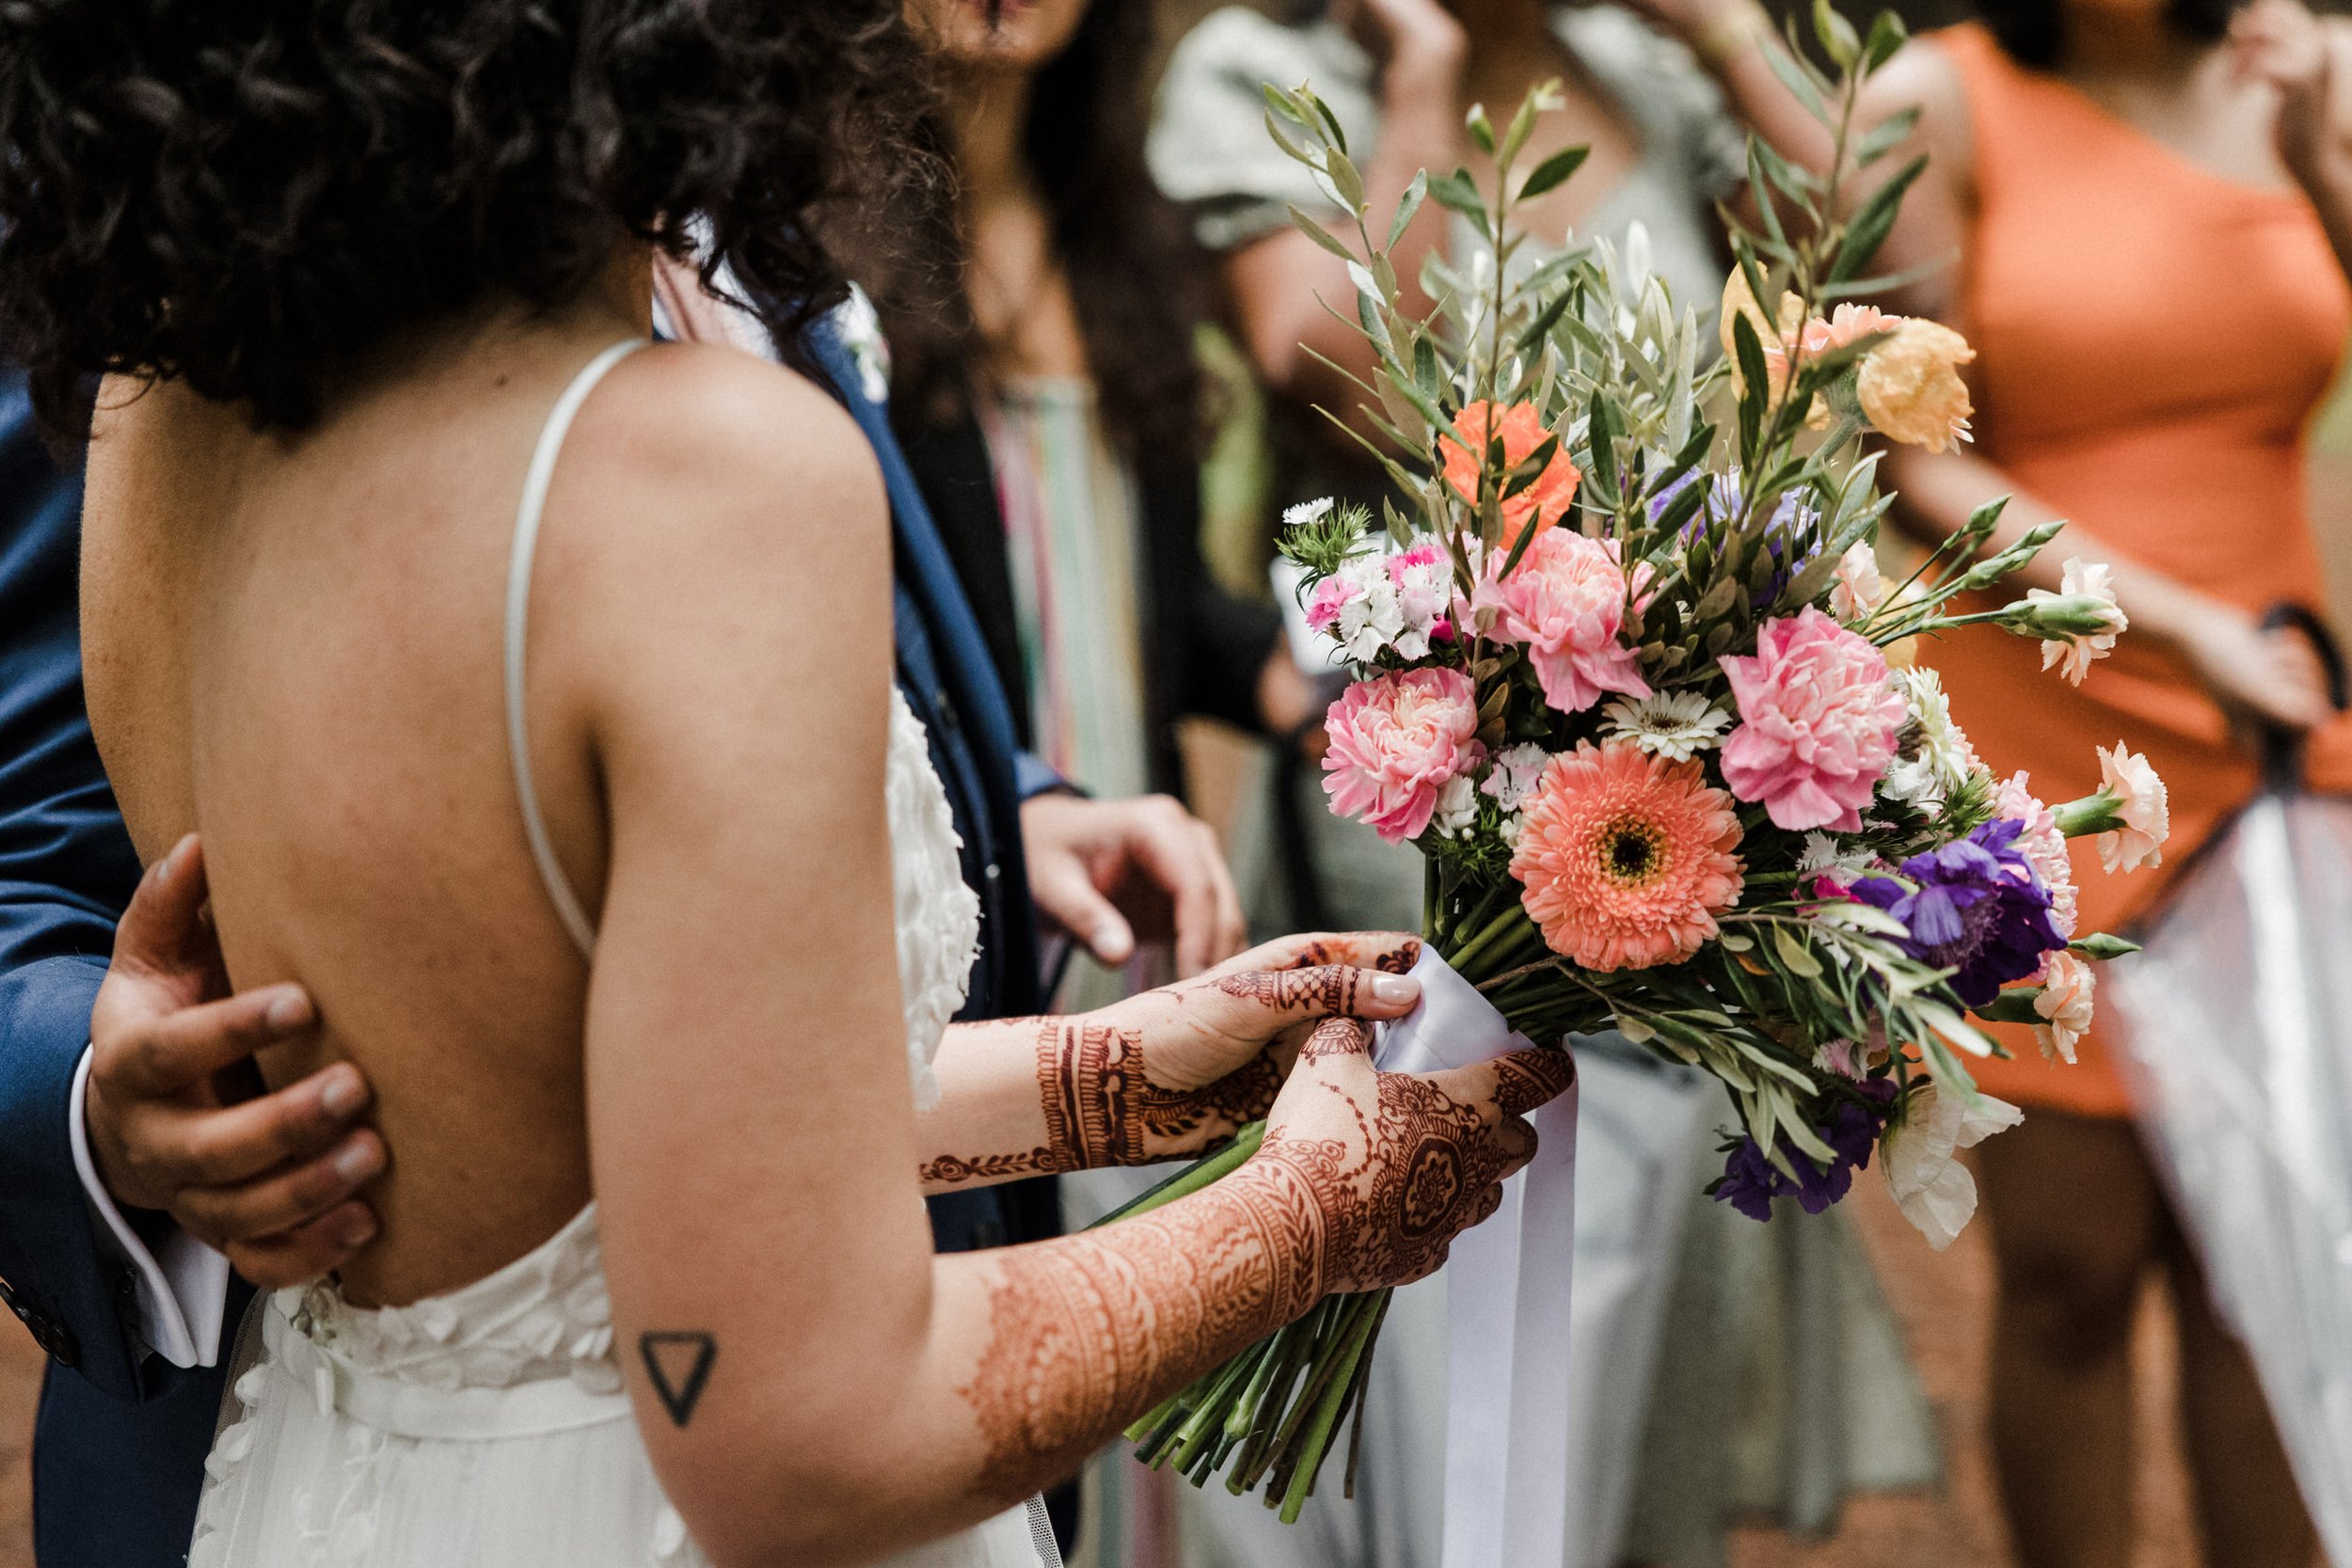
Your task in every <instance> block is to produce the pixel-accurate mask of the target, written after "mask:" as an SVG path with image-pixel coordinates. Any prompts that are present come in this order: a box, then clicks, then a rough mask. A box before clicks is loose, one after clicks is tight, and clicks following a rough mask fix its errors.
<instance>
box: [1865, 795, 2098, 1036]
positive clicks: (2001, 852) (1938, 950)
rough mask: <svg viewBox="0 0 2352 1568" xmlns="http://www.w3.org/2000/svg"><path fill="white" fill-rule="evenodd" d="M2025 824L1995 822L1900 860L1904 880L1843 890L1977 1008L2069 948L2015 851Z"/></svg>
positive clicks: (2046, 894) (1871, 880) (2042, 891)
mask: <svg viewBox="0 0 2352 1568" xmlns="http://www.w3.org/2000/svg"><path fill="white" fill-rule="evenodd" d="M2022 826H2023V825H2022V824H2020V823H2018V822H2016V821H2014V820H2012V819H2010V818H2009V817H1995V818H1994V819H1993V820H1992V821H1990V822H1986V823H1984V824H1982V825H1981V826H1979V827H1978V828H1977V829H1975V830H1974V831H1973V832H1970V833H1969V834H1968V836H1967V837H1965V838H1959V839H1954V840H1953V841H1952V842H1951V843H1949V844H1947V845H1945V846H1944V847H1942V848H1939V849H1931V850H1930V851H1928V852H1927V853H1926V854H1924V855H1914V856H1913V857H1912V858H1911V859H1909V860H1907V861H1905V862H1903V863H1902V866H1901V871H1902V880H1898V879H1895V878H1892V877H1865V878H1862V879H1860V880H1858V881H1856V882H1855V883H1854V884H1853V886H1852V887H1851V888H1849V889H1848V890H1847V891H1848V892H1849V893H1850V894H1851V895H1853V896H1854V897H1855V898H1857V899H1859V900H1861V901H1862V902H1863V903H1866V904H1871V905H1875V906H1876V907H1877V908H1879V909H1882V910H1884V911H1886V912H1887V913H1889V914H1891V915H1893V916H1894V917H1895V918H1896V919H1898V920H1899V921H1901V922H1902V923H1903V925H1904V926H1905V927H1909V929H1910V932H1911V935H1910V936H1909V937H1907V938H1905V939H1904V940H1903V941H1902V942H1901V943H1900V945H1901V947H1902V949H1903V950H1904V951H1905V952H1907V953H1909V954H1910V955H1911V956H1912V957H1913V958H1917V959H1919V960H1920V961H1921V962H1922V963H1929V964H1933V965H1934V966H1935V967H1936V968H1938V969H1949V970H1951V971H1953V972H1954V973H1953V974H1952V979H1951V987H1952V994H1953V995H1955V996H1957V997H1959V998H1960V1000H1961V1001H1962V1002H1963V1004H1965V1005H1966V1006H1971V1007H1981V1006H1984V1005H1985V1004H1986V1003H1988V1002H1990V1001H1992V1000H1993V998H1994V996H1996V995H1998V994H1999V993H2000V990H2001V988H2002V987H2003V986H2005V985H2007V984H2008V983H2009V982H2010V981H2011V980H2022V979H2024V978H2026V976H2027V975H2029V974H2033V973H2034V972H2035V971H2036V970H2038V969H2040V968H2041V967H2042V954H2044V953H2047V952H2050V951H2053V950H2054V949H2057V948H2060V947H2063V946H2065V945H2066V939H2065V938H2064V937H2062V936H2060V935H2059V934H2058V926H2057V924H2056V923H2055V922H2054V921H2052V919H2051V918H2050V890H2049V889H2048V888H2046V887H2043V886H2042V882H2041V880H2040V879H2038V878H2036V877H2035V876H2034V874H2033V867H2032V866H2031V865H2030V864H2029V863H2027V862H2026V857H2025V855H2024V854H2023V853H2022V852H2021V851H2020V850H2019V849H2018V848H2017V847H2016V846H2017V835H2018V833H2019V832H2020V831H2021V829H2022Z"/></svg>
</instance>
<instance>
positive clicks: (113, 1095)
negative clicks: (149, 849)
mask: <svg viewBox="0 0 2352 1568" xmlns="http://www.w3.org/2000/svg"><path fill="white" fill-rule="evenodd" d="M205 896H206V895H205V881H204V863H203V851H202V850H201V848H200V847H199V846H198V844H197V841H196V839H195V836H194V835H193V834H191V835H190V836H189V837H187V838H185V839H183V840H182V841H181V842H180V843H179V844H178V845H177V846H175V847H173V849H172V851H171V853H170V854H168V855H167V856H165V857H164V858H163V859H162V860H160V861H158V862H156V863H155V864H154V865H152V866H151V867H149V869H148V873H147V876H146V877H145V878H144V879H141V881H140V883H139V888H138V893H137V895H135V897H134V898H133V899H132V901H131V907H130V909H129V910H128V911H125V912H124V914H123V917H122V923H121V925H120V926H119V927H118V928H117V930H116V933H115V952H114V960H113V966H112V968H111V969H110V970H109V971H108V973H107V976H106V981H105V984H104V985H103V986H102V987H101V988H100V989H99V992H98V1002H97V1005H96V1006H95V1007H94V1008H93V1009H92V1012H91V1015H90V1075H89V1090H88V1097H87V1103H86V1105H85V1107H84V1116H85V1117H86V1120H87V1125H88V1131H89V1141H90V1151H91V1155H92V1157H93V1159H94V1160H95V1162H96V1164H97V1165H98V1174H99V1178H100V1180H103V1182H104V1183H105V1187H106V1191H107V1193H108V1194H109V1195H110V1196H112V1197H113V1198H114V1199H115V1201H116V1202H117V1203H118V1204H119V1205H121V1206H123V1207H125V1208H132V1209H149V1210H161V1211H163V1212H165V1213H167V1214H169V1215H170V1216H171V1218H172V1219H173V1220H174V1221H176V1222H177V1223H178V1224H179V1225H180V1227H182V1228H183V1229H184V1230H186V1231H187V1232H188V1233H189V1234H191V1235H193V1236H195V1237H197V1238H198V1239H199V1241H203V1242H205V1243H210V1244H211V1245H213V1246H215V1247H217V1248H219V1249H220V1250H221V1251H223V1252H225V1253H227V1254H228V1255H229V1260H230V1262H231V1263H232V1264H234V1265H235V1267H236V1269H237V1272H238V1273H240V1274H242V1275H245V1276H246V1278H247V1279H250V1280H252V1281H253V1282H254V1283H255V1284H257V1285H260V1286H262V1287H263V1288H264V1289H274V1288H276V1287H278V1286H284V1285H294V1284H300V1283H302V1282H303V1281H305V1280H309V1279H314V1278H316V1277H317V1276H318V1275H322V1274H325V1273H326V1272H327V1271H329V1270H330V1269H333V1268H336V1267H338V1266H339V1265H341V1264H342V1262H343V1260H344V1259H348V1258H349V1257H350V1256H351V1255H352V1254H353V1253H354V1252H356V1251H358V1249H359V1248H360V1247H361V1246H364V1245H365V1244H366V1243H368V1241H369V1239H370V1238H372V1237H373V1235H374V1234H375V1230H376V1217H375V1213H374V1212H373V1210H371V1209H370V1208H369V1207H368V1205H367V1204H366V1203H365V1202H364V1201H361V1200H360V1199H358V1197H356V1196H354V1195H355V1194H357V1193H358V1190H359V1188H360V1187H361V1186H362V1185H364V1184H365V1183H366V1182H368V1181H370V1180H373V1179H374V1178H375V1177H376V1176H377V1175H378V1174H379V1173H380V1172H381V1171H382V1170H383V1169H384V1164H385V1149H384V1143H383V1140H382V1139H381V1138H380V1137H378V1136H377V1135H376V1133H375V1132H373V1130H372V1129H369V1128H366V1127H360V1126H357V1125H356V1123H357V1122H358V1117H360V1116H361V1114H362V1113H364V1112H365V1111H366V1109H367V1106H368V1100H369V1093H368V1085H367V1081H366V1080H365V1079H364V1078H362V1077H361V1076H360V1073H359V1069H358V1068H356V1067H353V1066H352V1065H351V1064H350V1063H348V1062H339V1063H336V1064H335V1065H333V1066H330V1067H327V1068H325V1069H321V1070H319V1071H318V1072H315V1073H312V1074H311V1075H310V1077H308V1078H305V1079H303V1080H302V1081H301V1082H299V1083H295V1084H291V1085H287V1086H286V1087H284V1088H282V1089H279V1090H278V1092H276V1093H275V1094H270V1093H265V1092H263V1090H262V1082H261V1078H260V1074H259V1072H258V1071H257V1069H255V1067H254V1064H253V1053H255V1052H257V1051H260V1050H262V1049H264V1048H266V1047H269V1046H273V1045H278V1044H280V1043H282V1042H285V1041H288V1040H292V1039H295V1038H298V1037H301V1036H302V1035H304V1034H305V1033H307V1032H308V1031H310V1029H311V1028H312V1027H314V1026H315V1024H316V1022H317V1013H316V1010H315V1009H314V1008H313V1006H311V1003H310V997H309V995H308V994H307V993H305V992H304V990H302V988H301V987H299V986H293V985H282V986H265V987H262V988H261V989H259V990H251V991H247V992H246V993H245V994H243V995H240V996H231V995H230V994H229V985H228V978H227V974H226V972H225V970H224V969H223V967H222V964H221V960H220V949H219V945H218V943H217V942H216V941H215V937H214V934H213V930H212V927H210V926H209V925H208V924H206V922H205V920H204V918H203V915H202V911H203V908H204V902H205Z"/></svg>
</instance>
